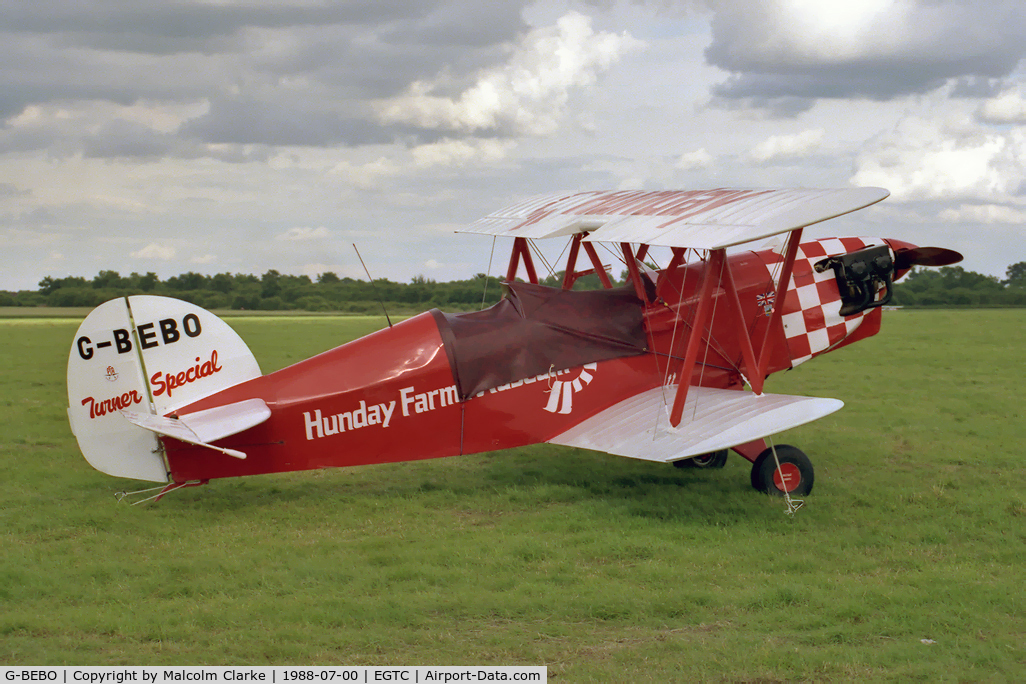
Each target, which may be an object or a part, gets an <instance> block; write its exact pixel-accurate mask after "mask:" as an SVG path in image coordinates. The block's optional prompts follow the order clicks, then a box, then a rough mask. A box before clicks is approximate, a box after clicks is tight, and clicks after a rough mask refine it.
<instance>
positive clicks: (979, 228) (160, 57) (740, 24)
mask: <svg viewBox="0 0 1026 684" xmlns="http://www.w3.org/2000/svg"><path fill="white" fill-rule="evenodd" d="M983 8H985V11H984V9H983ZM1024 57H1026V13H1024V12H1022V10H1021V0H988V2H986V3H979V2H978V0H860V1H859V2H852V1H851V0H837V1H833V0H704V1H703V0H680V1H679V2H675V1H674V0H653V1H652V2H641V1H640V0H639V1H635V2H627V1H620V2H615V1H610V2H591V3H584V2H564V1H562V0H554V1H547V2H539V3H526V2H513V1H511V2H489V1H488V0H452V1H449V2H444V1H441V0H402V1H395V0H392V1H389V0H354V1H352V2H328V1H327V0H325V1H323V2H321V1H317V0H309V1H305V2H304V1H300V2H287V1H285V0H266V1H265V0H209V1H186V0H135V1H131V0H82V1H79V2H66V3H40V2H34V1H31V2H30V1H17V0H0V121H2V122H3V123H2V125H0V248H2V251H3V256H4V259H3V266H2V268H0V289H23V288H25V289H35V287H36V286H37V283H38V282H39V280H40V279H41V278H42V277H43V276H46V275H52V276H55V277H59V276H65V275H84V276H87V277H92V276H93V275H95V274H96V273H97V272H98V271H100V270H101V269H113V270H117V271H120V272H121V273H122V274H127V273H130V272H132V271H138V272H147V271H155V272H156V273H157V274H159V275H160V276H161V277H162V278H167V277H169V276H172V275H176V274H179V273H182V272H185V271H190V270H192V271H198V272H201V273H210V274H212V273H218V272H224V271H228V272H233V273H236V272H241V273H256V274H260V273H263V272H265V271H266V270H268V269H271V268H274V269H277V270H279V271H281V272H288V273H296V274H301V273H305V274H309V275H311V276H315V275H316V274H318V273H321V272H324V271H328V270H330V271H335V272H337V273H339V274H340V275H350V276H353V277H357V276H360V275H361V274H362V271H361V270H360V266H359V262H358V261H357V260H356V257H355V254H354V253H353V250H352V246H351V243H353V242H355V243H356V244H357V245H358V247H359V248H360V251H361V252H362V253H363V255H364V257H365V259H366V260H367V262H368V265H369V267H370V269H371V272H372V274H373V275H374V276H375V277H388V278H391V279H393V280H400V281H405V280H409V279H410V278H411V277H413V276H415V275H424V276H425V277H428V278H434V279H436V280H448V279H452V278H463V277H468V276H470V275H473V274H474V273H478V272H483V271H485V270H486V269H487V268H488V262H489V255H490V250H491V248H492V240H491V238H488V237H484V236H476V235H454V234H453V232H452V231H453V230H454V229H455V228H456V227H458V226H461V225H465V224H467V223H470V222H472V221H473V220H474V219H476V218H478V217H479V216H482V215H485V214H487V213H489V212H491V211H492V210H494V209H497V208H499V207H501V206H504V205H506V204H508V203H511V202H512V201H515V200H518V199H523V198H524V197H527V196H530V195H534V194H541V193H548V192H553V191H561V190H582V189H634V188H646V189H662V188H686V189H696V188H709V187H722V186H742V187H769V186H804V187H845V186H850V185H877V186H882V187H885V188H888V189H889V190H890V191H891V197H890V198H889V199H887V200H886V201H885V202H883V203H882V204H880V205H876V206H875V207H872V208H870V209H867V210H865V211H862V212H858V213H856V214H853V215H851V216H849V217H844V218H841V219H838V220H835V221H830V222H828V223H825V224H821V225H820V226H817V227H815V228H813V229H809V232H808V234H813V235H817V236H820V235H822V236H825V235H832V234H847V235H877V236H881V237H896V238H900V239H903V240H907V241H910V242H914V243H917V244H920V245H927V244H929V245H940V246H946V247H952V248H955V249H958V250H960V251H962V252H963V253H964V254H965V255H966V260H965V262H964V264H963V265H964V266H965V267H966V268H969V269H972V270H976V271H981V272H984V273H989V274H993V275H997V276H1003V275H1004V272H1005V269H1006V267H1007V266H1008V265H1009V264H1011V263H1014V262H1018V261H1023V260H1026V228H1024V222H1026V182H1024V181H1026V175H1024V170H1026V71H1024V70H1026V61H1024ZM496 250H497V252H496V254H497V256H496V262H495V264H494V265H493V267H492V269H491V272H492V273H499V272H500V271H501V270H502V268H501V267H500V265H499V261H501V260H503V259H505V256H506V254H505V250H508V245H506V244H503V243H502V242H500V244H499V245H498V246H497V248H496ZM500 250H501V254H502V259H500V258H499V256H498V255H499V254H500Z"/></svg>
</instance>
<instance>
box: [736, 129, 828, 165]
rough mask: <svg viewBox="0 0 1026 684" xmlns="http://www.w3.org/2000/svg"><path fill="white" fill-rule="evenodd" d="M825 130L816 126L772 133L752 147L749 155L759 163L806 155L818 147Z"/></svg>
mask: <svg viewBox="0 0 1026 684" xmlns="http://www.w3.org/2000/svg"><path fill="white" fill-rule="evenodd" d="M824 135H826V131H824V130H823V129H822V128H817V129H814V130H810V131H803V132H801V133H795V134H794V135H773V136H770V137H769V138H767V139H766V140H763V141H762V142H761V143H759V144H758V145H756V146H755V147H753V148H752V151H751V152H750V153H749V156H750V157H751V158H752V159H754V160H755V161H756V162H759V163H760V164H764V163H766V162H768V161H772V160H774V159H794V158H801V157H807V156H809V155H810V154H812V153H814V152H815V151H816V150H818V149H819V146H820V143H822V142H823V136H824Z"/></svg>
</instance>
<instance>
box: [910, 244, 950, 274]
mask: <svg viewBox="0 0 1026 684" xmlns="http://www.w3.org/2000/svg"><path fill="white" fill-rule="evenodd" d="M961 260H962V255H961V254H959V253H958V252H956V251H955V250H953V249H944V248H943V247H916V248H915V249H902V250H899V251H898V252H897V253H896V254H895V255H894V268H895V270H898V271H904V270H906V269H908V268H911V267H913V266H950V265H951V264H957V263H958V262H959V261H961Z"/></svg>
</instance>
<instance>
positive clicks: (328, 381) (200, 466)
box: [162, 238, 883, 482]
mask: <svg viewBox="0 0 1026 684" xmlns="http://www.w3.org/2000/svg"><path fill="white" fill-rule="evenodd" d="M844 240H845V241H848V240H853V241H852V242H848V243H847V244H845V245H844V246H843V249H845V250H846V251H853V250H855V249H859V248H860V247H861V246H865V245H868V244H871V243H870V242H868V241H866V240H864V239H849V238H845V239H844ZM828 242H829V241H825V240H824V241H813V242H808V243H803V244H802V245H801V247H800V249H799V255H798V258H797V260H796V261H795V265H794V272H793V279H792V285H791V287H790V289H789V290H788V291H787V296H786V298H785V302H784V306H783V310H782V314H783V316H782V317H781V318H779V319H774V318H772V317H771V316H770V315H769V312H770V310H771V309H772V306H773V300H774V296H773V295H774V292H775V289H776V283H775V280H774V277H775V274H774V272H773V269H774V268H775V266H776V265H777V264H778V263H779V261H780V260H781V259H780V255H779V254H778V253H776V252H773V251H771V250H765V251H762V252H741V253H738V254H734V255H732V256H729V257H727V267H728V268H729V270H730V273H731V274H732V277H733V282H734V286H735V288H736V292H737V295H738V301H739V303H740V307H741V312H742V319H743V320H744V321H745V325H746V326H747V334H748V337H749V339H751V340H759V341H763V340H765V343H764V344H763V345H762V349H761V350H762V351H765V352H767V355H766V357H765V358H766V363H765V366H764V370H765V373H766V375H768V374H770V373H773V372H776V371H780V370H785V369H787V368H791V367H792V366H794V365H797V363H801V362H802V361H804V360H806V359H807V358H811V357H812V356H815V355H818V354H821V353H824V352H826V351H829V350H832V349H835V348H837V347H838V346H841V345H843V344H847V343H850V342H852V341H855V340H857V339H862V338H865V337H868V336H870V335H873V334H875V333H876V332H877V331H878V330H879V325H880V310H879V309H877V308H873V309H869V310H867V311H864V312H860V313H857V314H854V315H852V316H847V317H842V318H837V316H836V313H831V308H830V306H829V303H830V302H832V301H836V300H837V299H838V294H837V285H836V284H835V283H834V282H833V281H832V280H829V279H823V278H819V279H817V277H816V276H815V275H814V274H813V269H812V264H813V263H815V262H816V261H818V260H819V259H821V258H822V255H823V254H826V253H827V252H826V251H824V248H826V249H829V248H830V245H829V244H825V243H828ZM873 244H883V241H875V242H874V243H873ZM830 253H832V254H836V253H837V252H836V249H835V250H834V251H832V252H830ZM705 268H706V264H705V262H698V263H696V264H691V265H681V266H675V267H673V268H672V269H667V270H665V271H663V272H660V274H659V277H658V281H657V283H655V287H654V288H653V292H654V295H655V296H654V297H651V296H650V297H646V300H645V301H643V300H642V299H637V304H636V306H637V307H638V312H639V316H640V321H641V323H642V325H643V334H644V337H643V342H644V349H643V350H641V351H639V352H637V353H632V354H630V355H624V356H621V357H618V358H608V359H606V360H600V361H593V362H587V363H580V364H579V365H575V366H572V367H568V368H559V367H556V365H555V364H554V363H553V364H548V363H547V362H546V361H545V359H544V356H545V354H546V349H545V348H540V349H533V350H531V351H532V352H533V353H534V354H535V355H536V356H538V357H539V358H540V359H541V360H540V361H538V360H537V359H536V360H535V362H536V364H537V363H540V366H539V367H541V368H544V370H543V371H542V372H539V373H533V374H532V375H531V376H530V377H519V378H515V379H514V380H513V381H511V382H508V383H505V384H501V385H498V386H492V387H488V388H487V389H484V390H483V391H478V392H475V393H474V394H473V395H471V396H466V397H464V396H461V393H460V384H459V382H458V380H459V379H458V378H457V374H456V373H455V369H454V366H453V362H452V354H451V351H452V350H451V349H447V347H446V342H445V338H446V336H447V334H446V333H447V331H446V330H445V329H443V328H444V326H443V328H440V321H441V320H442V318H441V317H440V316H439V315H437V314H432V313H430V312H429V313H423V314H420V315H418V316H414V317H413V318H410V319H408V320H405V321H403V322H401V323H398V324H396V325H395V326H394V327H391V328H386V329H383V330H379V331H378V332H375V333H373V334H371V335H368V336H366V337H363V338H361V339H358V340H355V341H353V342H350V343H348V344H345V345H342V346H340V347H338V348H336V349H332V350H330V351H327V352H324V353H323V354H320V355H318V356H315V357H313V358H310V359H307V360H306V361H302V362H300V363H298V364H295V365H293V366H290V367H288V368H284V369H282V370H280V371H277V372H275V373H271V374H269V375H265V376H263V377H259V378H256V379H253V380H250V381H247V382H244V383H241V384H239V385H236V386H234V387H230V388H228V389H226V390H223V391H221V392H218V393H216V394H213V395H211V396H208V397H205V398H203V399H202V400H200V401H198V402H195V403H194V404H191V405H189V406H186V407H182V408H181V409H179V413H184V414H188V413H191V412H194V411H199V410H202V409H207V408H213V407H216V406H220V405H224V404H230V403H233V402H238V401H242V400H245V399H251V398H260V399H263V400H264V401H265V402H266V403H267V406H268V407H269V408H270V409H271V417H270V418H269V419H268V420H267V421H266V422H264V423H262V424H260V425H258V426H256V427H254V428H251V429H249V430H246V431H245V432H242V433H239V434H237V435H235V436H233V437H230V438H226V439H224V440H221V441H220V442H218V445H219V446H224V447H228V448H232V449H237V450H239V451H243V452H245V453H246V454H247V458H246V459H245V460H239V459H235V458H231V457H229V456H226V455H223V454H220V453H217V452H214V451H211V450H209V449H205V448H202V447H197V446H192V445H189V444H184V443H182V442H179V441H176V440H174V439H171V438H167V437H165V438H162V439H163V442H164V445H165V449H166V454H167V459H168V464H169V466H170V472H171V478H172V480H173V481H175V482H186V481H192V480H207V479H212V478H219V477H232V476H239V475H255V474H260V473H273V472H284V471H292V470H308V469H313V468H326V467H339V466H352V465H361V464H370V463H388V462H396V461H408V460H417V459H426V458H437V457H442V456H454V455H458V454H469V453H476V452H482V451H491V450H496V449H506V448H510V447H518V446H523V445H527V444H534V443H538V442H545V441H547V440H549V439H551V438H553V437H555V436H556V435H558V434H560V433H562V432H564V431H565V430H567V429H569V428H571V427H573V426H574V425H576V424H578V423H579V422H581V421H582V420H584V419H586V418H589V417H591V416H593V415H595V414H597V413H598V412H600V411H601V410H603V409H605V408H607V407H609V406H611V405H613V404H615V403H617V402H619V401H621V400H624V399H627V398H629V397H631V396H633V395H635V394H638V393H639V392H642V391H644V390H648V389H651V388H653V387H657V386H659V385H677V384H678V383H679V382H680V380H681V379H680V378H678V377H677V370H678V369H679V367H680V355H681V354H680V351H679V349H680V347H679V340H680V339H681V338H682V337H684V336H687V335H689V334H690V323H689V321H691V320H692V319H693V316H694V311H695V308H696V306H697V302H698V299H699V295H698V288H699V286H700V284H701V282H702V277H703V270H704V269H705ZM535 287H537V286H535ZM802 288H804V289H802ZM831 288H833V290H832V291H831ZM711 306H712V313H711V316H710V319H709V320H710V324H709V326H708V329H707V333H706V334H705V335H704V336H703V341H704V342H705V343H707V344H703V350H702V353H701V355H700V356H699V358H698V363H697V365H696V366H695V368H694V371H693V373H692V374H691V376H692V377H690V378H689V379H688V380H689V381H690V384H692V385H702V386H706V387H717V388H736V389H741V388H743V387H744V385H745V384H746V382H747V380H748V379H747V378H746V377H745V374H744V373H743V371H742V369H743V368H744V367H745V366H744V364H743V363H742V349H741V337H742V336H741V335H740V334H739V330H738V324H737V323H736V320H738V319H737V318H736V317H730V316H727V315H726V313H725V312H726V311H727V309H728V306H727V303H726V302H725V301H724V290H723V289H722V288H718V289H716V290H715V291H714V294H713V298H712V302H711ZM832 316H833V319H832V318H831V317H832ZM834 319H836V320H834ZM771 324H772V329H770V326H771ZM570 327H572V326H570ZM563 332H565V333H567V334H570V335H573V332H574V331H573V330H572V329H571V330H569V331H563ZM503 344H504V345H506V347H507V349H516V348H518V346H519V345H523V344H525V340H524V339H521V338H518V336H517V333H516V331H515V330H513V329H511V332H510V335H509V336H508V337H507V338H506V339H504V341H503ZM501 352H502V349H501V348H500V349H498V350H497V351H496V356H495V363H496V364H500V365H501V363H502V354H501Z"/></svg>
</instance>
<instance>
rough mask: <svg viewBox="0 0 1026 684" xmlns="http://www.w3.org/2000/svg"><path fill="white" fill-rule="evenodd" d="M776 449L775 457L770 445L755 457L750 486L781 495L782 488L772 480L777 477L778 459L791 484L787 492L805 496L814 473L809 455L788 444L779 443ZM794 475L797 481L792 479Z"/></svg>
mask: <svg viewBox="0 0 1026 684" xmlns="http://www.w3.org/2000/svg"><path fill="white" fill-rule="evenodd" d="M776 449H777V458H776V459H774V458H773V448H772V447H770V448H768V449H766V450H765V451H763V452H762V453H761V454H759V457H758V458H757V459H755V463H753V464H752V487H754V488H755V489H756V490H757V491H760V492H764V493H766V494H771V495H773V496H783V495H784V490H783V489H781V487H780V485H778V484H777V483H776V482H775V481H774V477H776V478H777V479H779V475H778V473H777V461H778V460H779V461H780V468H781V470H783V471H784V477H785V478H786V479H787V480H788V483H789V485H790V486H791V489H790V490H789V491H788V492H787V493H788V494H790V495H792V496H805V495H806V494H808V493H809V492H811V491H812V485H813V483H814V482H815V479H816V473H815V470H814V469H813V467H812V461H810V460H809V457H808V456H806V455H805V453H804V452H802V450H801V449H798V448H796V447H793V446H790V445H788V444H780V445H778V446H777V447H776ZM796 477H797V478H798V481H797V482H796V483H795V482H794V481H793V480H794V478H796Z"/></svg>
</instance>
